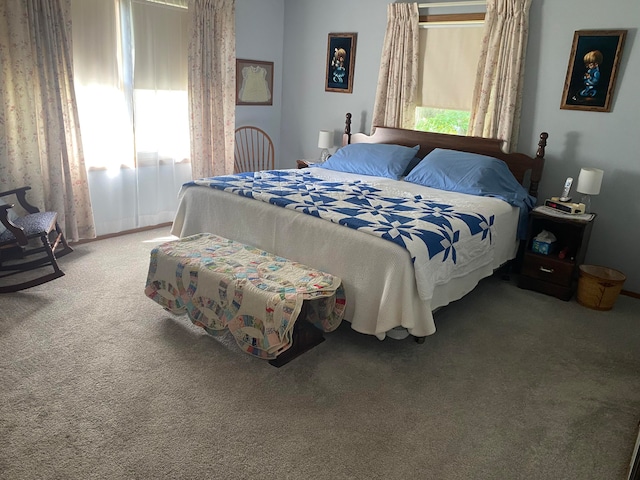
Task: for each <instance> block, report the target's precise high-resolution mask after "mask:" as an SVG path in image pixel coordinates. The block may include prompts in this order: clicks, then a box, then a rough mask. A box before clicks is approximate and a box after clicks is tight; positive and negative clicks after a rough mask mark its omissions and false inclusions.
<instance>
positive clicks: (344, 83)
mask: <svg viewBox="0 0 640 480" xmlns="http://www.w3.org/2000/svg"><path fill="white" fill-rule="evenodd" d="M357 37H358V34H357V33H330V34H329V37H328V40H327V69H326V72H325V84H324V90H325V91H326V92H339V93H353V71H354V66H355V63H356V40H357Z"/></svg>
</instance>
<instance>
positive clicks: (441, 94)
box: [418, 25, 484, 111]
mask: <svg viewBox="0 0 640 480" xmlns="http://www.w3.org/2000/svg"><path fill="white" fill-rule="evenodd" d="M483 32H484V29H483V28H482V25H480V26H475V25H474V26H439V27H433V28H421V29H420V52H421V55H420V66H419V78H418V81H419V92H420V93H421V98H420V104H421V105H422V106H425V107H433V108H443V109H450V110H465V111H469V110H471V101H472V97H473V89H474V84H475V80H476V68H477V65H478V57H479V55H480V46H481V44H482V38H483Z"/></svg>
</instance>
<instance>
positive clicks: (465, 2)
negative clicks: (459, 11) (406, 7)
mask: <svg viewBox="0 0 640 480" xmlns="http://www.w3.org/2000/svg"><path fill="white" fill-rule="evenodd" d="M486 4H487V1H486V0H460V1H457V2H432V3H419V4H418V8H438V7H468V6H471V5H486Z"/></svg>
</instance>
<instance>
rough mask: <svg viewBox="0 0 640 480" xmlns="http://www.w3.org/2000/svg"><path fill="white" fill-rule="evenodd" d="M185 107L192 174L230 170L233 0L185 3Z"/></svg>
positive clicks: (233, 112)
mask: <svg viewBox="0 0 640 480" xmlns="http://www.w3.org/2000/svg"><path fill="white" fill-rule="evenodd" d="M188 11H189V31H190V41H189V113H190V117H191V125H190V127H191V171H192V175H193V178H194V179H197V178H202V177H212V176H215V175H224V174H228V173H233V147H234V131H235V108H236V105H235V95H236V94H235V92H236V70H235V69H236V45H235V2H234V0H192V1H191V3H189V10H188Z"/></svg>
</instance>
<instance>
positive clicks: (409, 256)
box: [172, 114, 547, 341]
mask: <svg viewBox="0 0 640 480" xmlns="http://www.w3.org/2000/svg"><path fill="white" fill-rule="evenodd" d="M546 139H547V134H546V133H542V134H541V135H540V141H539V144H538V149H537V152H536V153H535V155H534V156H529V155H526V154H523V153H510V154H507V153H504V152H502V150H501V143H502V142H501V141H499V140H494V139H484V138H477V137H461V136H456V135H443V134H433V133H425V132H418V131H412V130H404V129H397V128H388V127H377V128H376V129H375V131H374V133H373V134H372V135H366V134H362V133H357V134H352V133H351V115H350V114H347V120H346V124H345V133H344V135H343V147H342V148H341V149H339V150H338V152H336V154H334V155H333V156H332V157H331V158H330V159H329V161H328V162H327V163H326V164H323V165H319V166H312V167H311V168H306V169H284V170H276V171H266V172H251V173H244V174H239V175H232V176H221V177H212V178H209V179H200V180H197V181H193V182H189V183H187V184H185V185H184V186H183V187H182V189H181V191H180V194H179V206H178V210H177V212H176V216H175V219H174V222H173V226H172V234H174V235H176V236H179V237H185V236H188V235H193V234H196V233H201V232H209V233H213V234H216V235H220V236H222V237H225V238H229V239H232V240H236V241H239V242H242V243H244V244H247V245H252V246H254V247H257V248H260V249H262V250H265V251H268V252H271V253H273V254H275V255H279V256H282V257H285V258H288V259H290V260H293V261H296V262H300V263H303V264H305V265H308V266H310V267H312V268H315V269H318V270H321V271H324V272H328V273H331V274H333V275H336V276H338V277H340V278H341V279H342V281H343V284H344V289H345V293H346V297H347V306H346V310H345V314H344V318H345V320H347V321H349V322H350V323H351V327H352V328H353V329H354V330H356V331H358V332H360V333H363V334H368V335H375V336H376V337H377V338H379V339H380V340H382V339H384V338H385V337H386V336H391V337H393V338H403V337H405V336H407V335H413V336H414V337H416V339H418V341H423V340H424V337H426V336H428V335H431V334H433V333H435V331H436V326H435V321H434V318H433V312H434V311H435V310H437V309H438V308H440V307H443V306H445V305H447V304H449V303H451V302H453V301H455V300H459V299H461V298H462V297H463V296H464V295H466V294H467V293H469V292H470V291H471V290H473V288H474V287H475V286H476V285H477V284H478V282H479V281H480V280H481V279H482V278H485V277H487V276H490V275H492V274H493V272H494V271H495V270H496V269H497V268H499V267H501V266H503V265H504V264H506V263H507V262H509V261H510V260H512V259H514V258H515V257H516V254H517V251H518V247H519V234H520V236H521V232H522V229H523V228H526V216H527V213H528V208H523V207H522V206H516V204H514V202H512V201H505V200H507V199H506V198H503V197H504V195H502V194H500V195H494V194H486V192H480V193H479V194H469V193H459V192H455V191H448V190H443V189H440V188H433V187H430V186H427V185H428V183H425V182H424V178H421V177H420V175H424V172H431V171H432V170H433V168H432V167H431V166H429V169H426V168H422V167H423V166H425V165H426V164H427V161H426V160H427V159H429V161H431V159H432V158H433V161H434V162H436V161H437V160H438V161H440V162H445V165H454V164H455V165H464V163H458V162H457V160H456V161H451V162H449V157H447V155H454V156H455V155H463V156H464V160H465V161H471V162H475V161H476V160H477V159H480V160H482V161H484V159H487V158H488V159H491V161H493V162H494V163H497V164H499V165H498V166H499V167H502V166H504V165H506V166H507V167H508V171H510V172H511V173H509V174H508V176H509V179H513V180H514V181H515V182H516V183H517V184H518V185H517V187H518V188H519V189H520V190H522V191H523V192H524V193H523V194H521V192H518V195H520V196H522V195H524V197H526V201H527V203H528V204H529V206H532V202H533V203H535V197H536V196H537V189H538V184H539V181H540V178H541V175H542V169H543V165H544V149H545V146H546ZM367 149H373V150H367ZM402 149H407V150H409V149H410V150H411V153H410V155H411V156H412V157H413V158H412V159H411V160H410V161H406V157H407V156H409V153H408V152H407V151H405V150H402ZM383 150H384V155H387V151H389V150H393V152H394V154H395V152H396V151H401V153H402V155H403V162H405V163H402V165H396V163H395V162H396V157H394V158H393V161H391V160H389V165H386V164H385V168H387V167H389V166H390V168H392V169H393V172H392V174H390V175H388V174H387V171H386V170H385V171H383V172H382V174H380V168H379V167H378V164H376V163H375V162H377V160H378V157H377V156H376V155H377V154H378V151H383ZM353 152H356V154H357V155H356V156H357V159H358V160H357V161H358V162H360V161H361V160H362V158H363V157H362V155H364V154H366V155H368V156H367V157H366V158H365V159H364V160H362V162H363V163H357V162H356V164H357V167H356V168H355V170H350V168H343V167H344V166H345V165H347V166H348V165H350V162H351V163H353V162H354V161H355V160H354V159H353V158H350V157H349V154H352V153H353ZM370 152H373V154H370ZM425 157H426V158H425ZM441 157H442V158H441ZM345 159H346V160H345ZM382 160H383V162H387V157H386V156H385V157H382ZM418 161H420V162H419V163H418V164H417V166H415V168H413V169H412V170H410V164H411V166H413V164H415V163H416V162H418ZM330 162H333V163H332V165H333V167H334V168H332V167H331V165H330V164H329V163H330ZM446 162H449V163H446ZM400 163H401V162H400ZM363 164H364V165H365V167H366V168H371V169H372V170H371V171H368V170H366V168H365V169H364V170H362V168H363V167H361V165H363ZM336 165H338V167H335V166H336ZM433 165H436V163H433ZM447 168H448V167H447ZM456 168H458V167H456ZM341 170H344V171H341ZM400 170H402V172H401V173H402V174H399V173H398V172H400ZM418 170H420V174H418ZM505 170H506V167H505ZM363 172H365V173H366V174H363ZM416 174H417V177H416ZM429 174H430V173H429ZM429 174H428V175H429ZM428 175H427V176H428ZM482 175H485V173H483V174H482ZM491 175H493V171H492V173H491ZM500 175H503V174H500ZM412 178H413V180H414V181H413V182H411V181H408V180H411V179H412ZM416 178H417V182H416V181H415V180H416ZM509 179H507V180H509ZM524 185H526V189H525V188H524V187H523V186H524ZM267 187H269V188H267ZM465 188H467V187H466V186H465ZM510 188H511V187H510ZM454 189H455V188H454ZM362 202H364V204H366V206H364V204H363V203H362ZM334 204H335V205H337V206H335V207H333V206H332V205H334ZM518 205H519V204H518ZM283 207H284V208H283ZM414 207H415V208H414ZM387 208H393V209H394V210H393V212H392V213H389V212H390V211H387ZM425 212H428V215H427V214H426V213H425ZM427 217H428V219H427ZM378 219H382V220H378ZM434 219H435V223H434V226H432V225H431V223H432V222H434ZM380 222H389V223H388V224H386V223H385V224H382V223H380ZM425 222H429V226H425V229H424V230H422V226H423V225H426V223H425ZM456 222H457V223H456ZM408 225H409V226H408ZM467 230H469V233H468V234H466V233H465V232H466V231H467ZM467 237H469V238H467ZM472 237H473V241H474V242H476V243H473V244H472V243H471V242H472V239H471V238H472ZM390 240H391V241H390ZM467 244H468V246H469V248H468V249H467ZM463 245H464V246H465V248H463V247H462V246H463ZM434 248H435V250H433V249H434ZM432 264H433V265H434V266H433V268H432V267H431V265H432Z"/></svg>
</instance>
